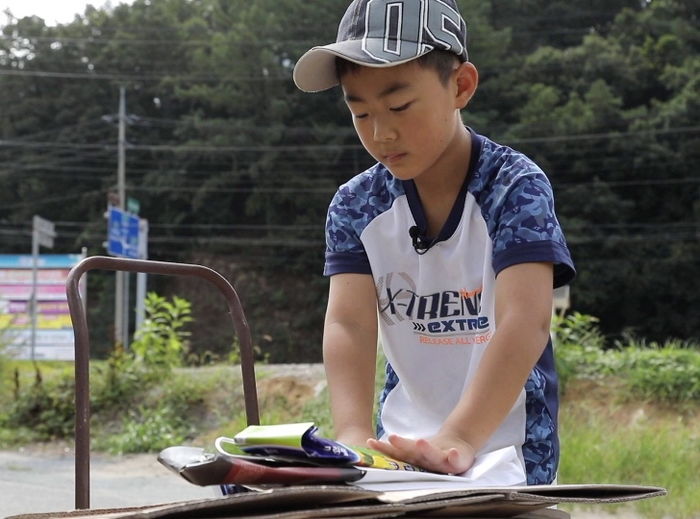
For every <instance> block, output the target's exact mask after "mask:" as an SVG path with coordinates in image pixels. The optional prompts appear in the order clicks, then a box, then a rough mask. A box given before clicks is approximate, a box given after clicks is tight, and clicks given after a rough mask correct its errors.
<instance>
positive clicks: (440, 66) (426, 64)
mask: <svg viewBox="0 0 700 519" xmlns="http://www.w3.org/2000/svg"><path fill="white" fill-rule="evenodd" d="M413 62H414V63H416V64H418V65H420V66H421V67H423V68H431V69H433V70H434V71H435V72H437V75H438V79H439V80H440V83H442V86H446V85H447V82H448V81H449V79H450V76H451V75H452V72H454V70H455V65H459V63H460V61H459V58H458V57H457V56H456V55H455V53H454V52H449V51H446V50H439V49H437V50H433V51H430V52H428V53H427V54H423V55H422V56H419V57H417V58H416V59H415V60H413ZM363 66H364V65H359V64H357V63H354V62H352V61H349V60H347V59H343V58H340V57H336V58H335V72H336V74H337V75H338V79H340V80H342V79H343V76H344V75H345V74H347V73H349V72H355V71H357V70H358V69H360V68H361V67H363Z"/></svg>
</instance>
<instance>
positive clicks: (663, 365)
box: [553, 313, 700, 402]
mask: <svg viewBox="0 0 700 519" xmlns="http://www.w3.org/2000/svg"><path fill="white" fill-rule="evenodd" d="M597 322H598V320H597V319H596V318H595V317H592V316H586V315H583V314H579V313H574V314H571V315H569V316H567V317H566V318H561V317H556V318H555V319H554V321H553V331H554V334H555V337H556V348H555V356H556V362H557V369H558V371H559V377H560V382H561V387H562V391H565V390H566V384H567V382H568V381H569V380H570V379H572V378H588V379H599V378H603V377H607V376H611V375H612V376H615V377H617V378H619V379H620V380H622V382H623V383H624V384H625V386H626V387H627V388H628V389H629V391H630V396H634V397H641V398H646V399H655V400H661V401H666V402H691V401H700V348H698V347H697V345H694V344H692V343H689V342H680V341H677V340H673V339H670V340H668V341H666V342H665V343H664V344H659V343H655V342H652V343H646V342H645V341H643V340H642V341H640V340H635V339H633V338H630V337H627V338H626V340H625V341H624V342H620V341H617V342H616V343H615V345H614V347H613V348H611V349H604V346H605V341H604V336H603V335H602V334H601V333H600V330H599V329H598V325H597Z"/></svg>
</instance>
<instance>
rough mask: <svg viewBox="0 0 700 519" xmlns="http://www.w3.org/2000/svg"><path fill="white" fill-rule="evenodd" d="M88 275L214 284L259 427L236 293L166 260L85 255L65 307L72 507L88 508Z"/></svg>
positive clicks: (196, 268)
mask: <svg viewBox="0 0 700 519" xmlns="http://www.w3.org/2000/svg"><path fill="white" fill-rule="evenodd" d="M90 270H112V271H122V272H139V273H145V274H161V275H166V276H188V277H195V278H200V279H203V280H204V281H206V282H209V283H211V284H212V285H214V286H215V287H216V288H217V289H218V290H219V291H220V292H221V294H222V295H223V296H224V298H225V300H226V303H227V304H228V310H229V313H230V315H231V319H232V320H233V327H234V330H235V332H236V335H237V337H238V340H239V343H240V357H241V371H242V375H243V395H244V400H245V413H246V420H247V422H248V425H258V424H259V423H260V415H259V411H258V396H257V389H256V384H255V370H254V359H253V344H252V339H251V335H250V328H249V327H248V322H247V321H246V318H245V314H244V312H243V307H242V306H241V302H240V299H239V298H238V294H237V293H236V291H235V290H234V288H233V286H232V285H231V283H229V282H228V281H227V280H226V279H225V278H224V277H223V276H221V275H220V274H219V273H218V272H216V271H214V270H212V269H210V268H208V267H205V266H202V265H195V264H187V263H174V262H165V261H152V260H137V259H128V258H113V257H109V256H90V257H88V258H85V259H83V260H82V261H81V262H80V263H78V264H77V265H75V266H74V267H73V268H72V269H71V271H70V273H69V274H68V278H67V280H66V294H67V296H68V308H69V311H70V316H71V320H72V322H73V333H74V336H75V411H76V413H75V507H76V509H86V508H90V374H89V363H90V338H89V333H88V323H87V316H86V312H85V307H84V305H83V301H82V300H81V297H80V291H79V289H78V286H79V282H80V279H81V277H82V275H83V274H85V273H86V272H88V271H90Z"/></svg>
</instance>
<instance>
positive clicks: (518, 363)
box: [443, 325, 547, 451]
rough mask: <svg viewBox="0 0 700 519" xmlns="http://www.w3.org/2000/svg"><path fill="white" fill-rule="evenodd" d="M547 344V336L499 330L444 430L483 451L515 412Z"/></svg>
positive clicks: (517, 330)
mask: <svg viewBox="0 0 700 519" xmlns="http://www.w3.org/2000/svg"><path fill="white" fill-rule="evenodd" d="M546 343H547V332H545V333H541V332H540V333H537V332H535V331H530V332H529V333H527V334H525V336H523V333H522V330H521V329H518V328H517V327H515V326H507V325H506V326H504V327H501V328H499V329H498V330H497V331H496V333H494V336H493V338H492V339H491V343H490V344H489V347H488V348H487V350H486V352H484V356H483V358H482V359H481V363H480V365H479V370H478V372H477V375H476V377H475V378H474V380H473V381H472V383H471V385H470V386H469V387H468V388H467V390H466V391H465V393H464V395H463V396H462V398H461V400H460V401H459V403H458V404H457V406H456V407H455V409H454V410H453V411H452V413H450V415H449V417H448V418H447V420H446V421H445V424H444V426H443V427H444V428H446V429H449V430H451V431H454V432H456V433H457V434H458V435H459V437H461V438H462V439H464V440H465V441H466V442H468V443H469V444H470V445H471V446H472V447H473V448H474V449H475V450H477V451H478V450H479V449H481V448H482V447H483V446H484V444H485V443H486V442H487V441H488V439H489V437H490V436H491V435H492V434H493V433H494V432H495V431H496V429H497V428H498V427H499V425H500V424H501V423H502V422H503V420H504V419H505V417H506V416H507V415H508V413H509V412H510V410H511V409H512V407H513V405H514V404H515V401H516V400H517V398H518V395H519V394H520V392H521V391H522V389H523V387H524V386H525V383H526V382H527V378H528V376H529V374H530V372H531V371H532V368H533V366H534V365H535V363H536V362H537V359H538V358H539V357H540V355H541V354H542V350H543V348H544V345H546ZM505 366H507V369H504V367H505Z"/></svg>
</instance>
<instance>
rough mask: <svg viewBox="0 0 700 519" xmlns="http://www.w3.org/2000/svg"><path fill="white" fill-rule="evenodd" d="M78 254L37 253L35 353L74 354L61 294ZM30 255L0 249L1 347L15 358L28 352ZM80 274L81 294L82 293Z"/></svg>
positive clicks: (67, 357)
mask: <svg viewBox="0 0 700 519" xmlns="http://www.w3.org/2000/svg"><path fill="white" fill-rule="evenodd" d="M81 259H83V255H81V254H41V255H39V256H37V285H36V300H37V318H36V331H35V336H34V358H35V359H37V360H74V358H75V350H74V345H73V327H72V325H71V319H70V313H69V310H68V299H67V297H66V279H67V277H68V273H69V272H70V269H71V268H72V267H73V266H74V265H75V264H76V263H78V262H79V261H80V260H81ZM33 266H34V265H33V259H32V256H31V255H30V254H0V343H2V344H4V345H5V353H6V354H8V355H11V356H13V357H15V358H19V359H31V358H32V340H31V337H32V315H31V300H32V292H33V289H34V286H33V272H32V271H33ZM84 278H85V276H83V278H82V279H81V281H80V283H81V296H82V297H83V300H84V296H85V288H84V286H85V279H84Z"/></svg>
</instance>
